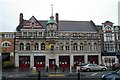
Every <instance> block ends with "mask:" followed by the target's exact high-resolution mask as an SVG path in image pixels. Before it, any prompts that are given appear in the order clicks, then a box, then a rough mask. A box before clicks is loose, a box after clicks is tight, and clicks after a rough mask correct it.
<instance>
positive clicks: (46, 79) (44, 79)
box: [7, 77, 101, 80]
mask: <svg viewBox="0 0 120 80" xmlns="http://www.w3.org/2000/svg"><path fill="white" fill-rule="evenodd" d="M90 79H91V80H101V79H100V78H80V80H90ZM7 80H39V79H38V78H36V77H32V78H29V77H27V78H8V79H7ZM40 80H78V78H77V77H42V78H41V79H40Z"/></svg>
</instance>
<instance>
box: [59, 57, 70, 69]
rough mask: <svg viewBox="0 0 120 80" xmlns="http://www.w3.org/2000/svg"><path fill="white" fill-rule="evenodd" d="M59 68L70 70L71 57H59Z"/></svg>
mask: <svg viewBox="0 0 120 80" xmlns="http://www.w3.org/2000/svg"><path fill="white" fill-rule="evenodd" d="M59 67H60V68H69V67H70V57H69V56H59Z"/></svg>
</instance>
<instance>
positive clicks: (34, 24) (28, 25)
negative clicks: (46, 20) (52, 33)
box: [23, 16, 43, 29]
mask: <svg viewBox="0 0 120 80" xmlns="http://www.w3.org/2000/svg"><path fill="white" fill-rule="evenodd" d="M42 28H43V26H42V25H41V24H40V22H39V21H38V20H37V19H36V18H35V17H34V16H32V17H31V18H30V19H29V20H26V21H25V22H24V25H23V29H42Z"/></svg>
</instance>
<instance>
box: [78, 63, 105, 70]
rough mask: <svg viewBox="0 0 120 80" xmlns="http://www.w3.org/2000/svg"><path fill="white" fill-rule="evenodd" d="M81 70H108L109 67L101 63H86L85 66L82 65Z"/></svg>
mask: <svg viewBox="0 0 120 80" xmlns="http://www.w3.org/2000/svg"><path fill="white" fill-rule="evenodd" d="M80 70H82V71H93V70H103V71H105V70H107V67H106V66H100V65H97V64H86V65H84V66H81V67H80Z"/></svg>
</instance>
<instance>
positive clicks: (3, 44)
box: [2, 41, 11, 47]
mask: <svg viewBox="0 0 120 80" xmlns="http://www.w3.org/2000/svg"><path fill="white" fill-rule="evenodd" d="M10 45H11V44H10V42H8V41H5V42H3V43H2V47H10Z"/></svg>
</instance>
